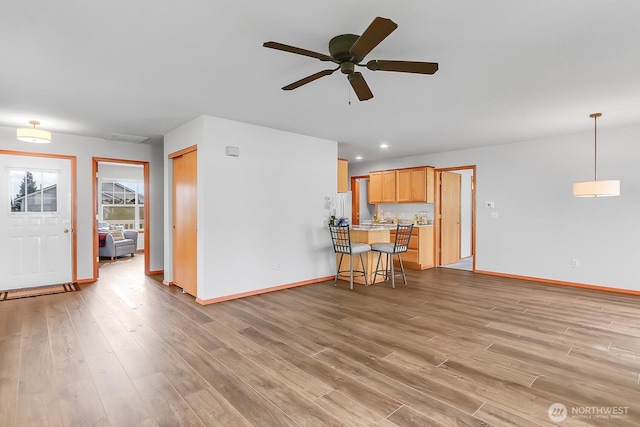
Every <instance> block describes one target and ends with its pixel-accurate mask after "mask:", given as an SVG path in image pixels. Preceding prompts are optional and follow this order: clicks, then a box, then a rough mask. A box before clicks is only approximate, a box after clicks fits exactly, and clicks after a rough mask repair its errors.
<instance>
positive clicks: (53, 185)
mask: <svg viewBox="0 0 640 427" xmlns="http://www.w3.org/2000/svg"><path fill="white" fill-rule="evenodd" d="M58 178H59V173H58V172H51V171H43V170H33V169H32V170H18V169H11V170H9V186H10V188H9V194H10V195H11V201H10V205H11V206H10V208H11V212H34V213H42V212H57V211H58Z"/></svg>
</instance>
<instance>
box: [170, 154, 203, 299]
mask: <svg viewBox="0 0 640 427" xmlns="http://www.w3.org/2000/svg"><path fill="white" fill-rule="evenodd" d="M197 160H198V152H197V151H196V149H195V148H194V149H193V150H192V151H189V152H186V153H182V154H181V155H179V156H176V157H174V158H173V284H175V285H176V286H179V287H181V288H182V290H183V291H184V292H186V293H188V294H190V295H193V296H197V291H198V283H197V266H198V265H197V228H196V226H197V213H196V211H197V209H196V208H197V203H198V199H197V195H196V189H197V176H196V171H197Z"/></svg>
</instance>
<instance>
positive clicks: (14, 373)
mask: <svg viewBox="0 0 640 427" xmlns="http://www.w3.org/2000/svg"><path fill="white" fill-rule="evenodd" d="M142 262H143V257H142V256H139V257H135V258H133V259H123V260H122V261H118V262H116V263H110V264H107V265H104V266H103V267H101V270H100V280H99V281H98V282H97V283H95V284H88V285H83V286H82V290H81V291H80V292H72V293H66V294H60V295H52V296H43V297H37V298H28V299H22V300H16V301H3V302H0V426H3V427H4V426H38V427H39V426H93V425H95V426H127V427H128V426H333V425H335V426H339V425H348V426H423V425H428V426H454V425H455V426H488V425H495V426H533V425H536V426H537V425H559V426H569V425H572V426H573V425H578V426H580V425H582V426H586V425H601V426H612V425H621V426H637V425H640V297H636V296H628V295H619V294H612V293H605V292H597V291H589V290H582V289H574V288H567V287H560V286H553V285H544V284H537V283H533V282H525V281H518V280H510V279H505V278H496V277H491V276H485V275H479V274H474V273H471V272H467V271H460V270H450V269H432V270H427V271H423V272H418V271H408V274H407V276H408V279H409V282H410V284H409V286H407V287H405V286H404V285H397V288H396V289H391V287H390V286H389V285H381V284H378V285H376V286H371V287H368V288H365V287H363V286H357V287H356V289H355V291H349V290H348V283H346V282H343V281H341V282H339V285H338V287H334V286H333V282H325V283H319V284H314V285H309V286H304V287H300V288H294V289H290V290H285V291H280V292H274V293H270V294H265V295H259V296H254V297H249V298H245V299H241V300H235V301H229V302H224V303H219V304H214V305H210V306H200V305H198V304H196V303H195V302H194V301H193V298H192V297H190V296H188V295H184V294H182V293H181V292H180V289H178V288H176V287H166V286H163V285H161V284H159V283H158V282H156V281H154V280H153V279H152V278H149V277H145V276H144V275H143V274H142V270H143V267H142ZM553 403H562V404H564V405H565V406H566V407H567V409H568V411H569V416H568V418H567V419H566V420H565V421H563V422H561V423H559V424H555V423H553V422H551V420H550V418H549V416H548V413H547V411H548V408H549V406H550V405H551V404H553ZM611 407H616V408H621V407H623V408H627V409H626V410H625V411H626V417H625V418H615V419H604V418H594V417H591V418H586V416H587V415H586V414H584V411H585V410H587V409H584V408H601V409H598V410H599V411H603V410H604V411H607V410H610V409H606V408H611ZM576 408H577V410H579V411H582V418H578V417H577V415H572V413H571V411H572V410H574V409H576ZM602 408H604V409H602ZM590 410H592V411H593V410H594V409H590ZM617 410H618V411H620V410H621V409H617ZM600 415H601V416H603V415H602V414H600Z"/></svg>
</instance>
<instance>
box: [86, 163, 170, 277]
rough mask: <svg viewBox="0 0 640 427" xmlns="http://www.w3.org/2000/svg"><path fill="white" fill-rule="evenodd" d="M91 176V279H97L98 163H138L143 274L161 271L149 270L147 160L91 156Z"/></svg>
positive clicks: (149, 232)
mask: <svg viewBox="0 0 640 427" xmlns="http://www.w3.org/2000/svg"><path fill="white" fill-rule="evenodd" d="M91 160H92V167H91V176H92V179H93V180H94V182H93V185H92V187H93V203H92V205H93V215H92V218H93V260H94V262H93V281H94V282H95V281H96V280H98V267H99V264H100V263H99V262H98V253H99V248H98V220H97V218H98V193H99V190H98V163H124V164H129V165H140V166H142V170H143V172H142V173H143V181H144V208H143V210H144V233H141V234H142V236H143V239H144V274H145V275H147V276H149V275H151V274H158V273H162V271H151V267H150V265H151V261H150V258H151V230H150V229H149V221H150V219H149V212H150V207H149V206H150V204H149V200H150V197H149V196H150V194H149V162H146V161H142V160H127V159H114V158H111V157H92V158H91Z"/></svg>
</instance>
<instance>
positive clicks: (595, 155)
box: [593, 114, 598, 181]
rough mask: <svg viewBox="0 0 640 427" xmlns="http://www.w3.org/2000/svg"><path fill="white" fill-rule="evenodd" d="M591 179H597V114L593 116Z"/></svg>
mask: <svg viewBox="0 0 640 427" xmlns="http://www.w3.org/2000/svg"><path fill="white" fill-rule="evenodd" d="M593 180H594V181H597V180H598V116H597V115H595V114H594V116H593Z"/></svg>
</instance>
